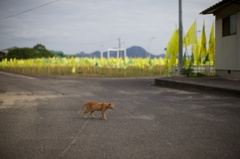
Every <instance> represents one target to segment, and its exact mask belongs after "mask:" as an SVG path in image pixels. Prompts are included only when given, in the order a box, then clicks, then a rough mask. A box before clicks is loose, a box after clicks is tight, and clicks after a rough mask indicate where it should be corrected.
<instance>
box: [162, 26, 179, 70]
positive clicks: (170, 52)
mask: <svg viewBox="0 0 240 159" xmlns="http://www.w3.org/2000/svg"><path fill="white" fill-rule="evenodd" d="M178 38H179V35H178V29H175V31H174V32H173V34H172V36H171V38H170V41H169V42H168V45H167V50H166V56H165V63H166V62H167V60H168V57H170V61H169V63H168V68H169V69H171V68H172V66H173V65H174V64H175V63H176V57H177V53H178V48H179V45H178V43H179V42H178V41H179V40H178Z"/></svg>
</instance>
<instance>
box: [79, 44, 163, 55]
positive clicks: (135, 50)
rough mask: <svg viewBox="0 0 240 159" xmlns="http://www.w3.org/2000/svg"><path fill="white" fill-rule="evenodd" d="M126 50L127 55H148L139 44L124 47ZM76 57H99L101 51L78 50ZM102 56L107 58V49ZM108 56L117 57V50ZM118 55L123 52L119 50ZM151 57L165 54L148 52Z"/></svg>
mask: <svg viewBox="0 0 240 159" xmlns="http://www.w3.org/2000/svg"><path fill="white" fill-rule="evenodd" d="M126 52H127V57H143V58H145V57H148V53H147V51H146V50H145V49H144V48H142V47H140V46H132V47H130V48H128V49H126ZM76 56H77V57H98V58H100V56H101V52H100V51H98V50H97V51H94V52H92V53H90V54H89V53H85V52H80V53H77V54H76ZM103 57H105V58H107V51H105V52H103ZM110 57H117V52H116V51H114V52H110ZM120 57H123V52H121V55H120ZM150 57H151V58H159V57H163V58H164V57H165V54H161V55H154V54H150Z"/></svg>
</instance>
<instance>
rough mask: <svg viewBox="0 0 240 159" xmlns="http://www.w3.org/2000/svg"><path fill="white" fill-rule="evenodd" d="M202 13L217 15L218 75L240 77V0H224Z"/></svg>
mask: <svg viewBox="0 0 240 159" xmlns="http://www.w3.org/2000/svg"><path fill="white" fill-rule="evenodd" d="M201 14H214V16H215V21H216V22H215V28H216V29H215V30H216V32H215V36H216V56H215V62H216V66H215V67H216V75H218V76H223V77H228V78H238V79H240V0H222V1H220V2H218V3H217V4H215V5H213V6H211V7H209V8H207V9H206V10H204V11H202V12H201Z"/></svg>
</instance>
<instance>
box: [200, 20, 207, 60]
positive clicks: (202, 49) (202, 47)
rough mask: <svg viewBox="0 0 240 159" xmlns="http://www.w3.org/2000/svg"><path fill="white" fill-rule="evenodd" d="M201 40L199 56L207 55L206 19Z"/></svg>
mask: <svg viewBox="0 0 240 159" xmlns="http://www.w3.org/2000/svg"><path fill="white" fill-rule="evenodd" d="M200 39H201V40H200V41H199V56H206V54H207V51H206V43H207V42H206V33H205V21H204V22H203V28H202V35H201V38H200Z"/></svg>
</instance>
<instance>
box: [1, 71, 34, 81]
mask: <svg viewBox="0 0 240 159" xmlns="http://www.w3.org/2000/svg"><path fill="white" fill-rule="evenodd" d="M0 74H4V75H9V76H16V77H21V78H26V79H31V80H33V79H36V78H34V77H29V76H24V75H17V74H13V73H7V72H1V71H0Z"/></svg>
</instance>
